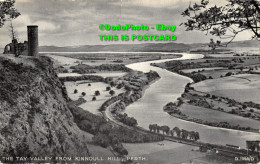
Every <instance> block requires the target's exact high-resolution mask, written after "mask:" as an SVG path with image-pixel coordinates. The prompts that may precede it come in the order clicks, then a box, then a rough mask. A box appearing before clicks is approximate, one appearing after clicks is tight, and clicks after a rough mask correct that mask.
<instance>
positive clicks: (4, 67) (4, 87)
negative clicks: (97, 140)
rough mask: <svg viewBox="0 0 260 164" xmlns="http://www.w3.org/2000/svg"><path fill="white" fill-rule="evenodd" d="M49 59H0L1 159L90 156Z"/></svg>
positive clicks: (83, 135) (81, 132)
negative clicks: (4, 157)
mask: <svg viewBox="0 0 260 164" xmlns="http://www.w3.org/2000/svg"><path fill="white" fill-rule="evenodd" d="M67 99H68V97H67V94H66V90H65V88H64V87H63V85H62V83H61V82H60V81H59V79H58V78H57V75H56V74H55V72H54V70H53V67H52V62H51V60H50V59H49V58H47V57H40V58H33V57H22V58H13V59H12V58H11V59H10V58H9V59H8V58H6V57H0V157H1V156H20V157H21V156H26V157H27V156H56V157H57V156H62V157H65V156H70V157H73V156H89V152H88V149H87V145H86V142H85V132H83V131H81V130H80V129H79V128H78V127H77V125H76V124H75V123H74V121H73V116H72V114H71V112H70V110H69V108H68V105H67V102H66V100H67Z"/></svg>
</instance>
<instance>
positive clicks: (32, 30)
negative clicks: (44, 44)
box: [27, 25, 38, 56]
mask: <svg viewBox="0 0 260 164" xmlns="http://www.w3.org/2000/svg"><path fill="white" fill-rule="evenodd" d="M27 33H28V56H38V26H35V25H34V26H27Z"/></svg>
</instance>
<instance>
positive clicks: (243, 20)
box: [181, 0, 260, 46]
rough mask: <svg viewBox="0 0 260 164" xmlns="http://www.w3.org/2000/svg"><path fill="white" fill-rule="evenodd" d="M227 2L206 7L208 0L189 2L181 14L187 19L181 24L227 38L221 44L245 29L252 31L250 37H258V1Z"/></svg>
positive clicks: (259, 12) (259, 11) (187, 28)
mask: <svg viewBox="0 0 260 164" xmlns="http://www.w3.org/2000/svg"><path fill="white" fill-rule="evenodd" d="M227 2H228V3H227V4H226V5H224V6H220V7H217V6H216V5H215V6H213V7H208V4H209V0H201V2H200V4H197V3H195V4H193V5H191V4H190V5H189V7H188V8H187V9H186V10H185V11H184V12H183V13H182V14H181V15H183V16H184V17H188V20H187V21H186V22H183V23H181V25H184V26H185V27H186V31H192V30H199V31H202V32H206V34H208V33H210V34H212V35H215V36H218V37H219V38H221V39H229V41H228V42H227V43H226V44H224V45H222V46H227V45H228V44H229V43H230V42H232V40H233V39H234V38H235V37H236V35H237V34H238V33H240V32H242V31H245V30H250V31H252V32H253V35H252V38H257V37H260V34H259V28H260V27H259V25H257V23H259V19H260V16H259V14H260V8H259V4H260V2H259V1H257V0H227ZM219 43H220V42H219Z"/></svg>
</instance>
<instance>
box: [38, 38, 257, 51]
mask: <svg viewBox="0 0 260 164" xmlns="http://www.w3.org/2000/svg"><path fill="white" fill-rule="evenodd" d="M259 44H260V41H257V40H247V41H237V42H232V43H231V44H229V45H228V47H227V49H229V47H230V48H232V47H259ZM207 47H208V44H207V43H194V44H184V43H144V44H111V45H81V46H66V47H56V46H41V47H40V48H39V50H40V52H97V51H114V52H130V51H131V52H173V51H175V52H183V51H189V50H191V49H194V48H196V49H197V48H207Z"/></svg>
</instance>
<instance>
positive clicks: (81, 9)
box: [0, 0, 252, 48]
mask: <svg viewBox="0 0 260 164" xmlns="http://www.w3.org/2000/svg"><path fill="white" fill-rule="evenodd" d="M0 1H1V0H0ZM194 2H197V3H199V2H200V0H192V1H191V3H192V4H193V3H194ZM225 2H226V1H225V0H210V4H211V5H217V6H220V5H223V4H224V3H225ZM189 4H190V0H95V1H94V0H16V4H15V7H16V8H17V9H18V11H19V12H20V13H21V15H20V16H19V17H18V18H17V19H15V20H14V21H13V24H14V27H15V29H16V31H17V33H18V38H19V41H20V42H23V41H24V40H27V25H38V26H39V44H40V46H45V45H53V46H76V45H99V44H121V43H122V44H138V43H148V41H145V42H140V41H124V42H121V41H100V39H99V37H98V35H99V34H110V35H111V34H115V35H121V34H128V35H131V34H142V35H144V34H174V35H176V36H177V40H176V41H172V42H176V43H205V42H207V43H208V42H209V39H210V38H215V37H212V36H211V35H209V34H208V35H207V36H206V35H205V34H204V33H202V32H200V31H185V27H184V26H179V24H180V23H181V22H185V20H186V19H187V18H186V17H183V16H181V13H182V12H183V11H184V10H185V9H186V8H187V7H188V6H189ZM9 24H10V23H9V22H6V24H5V25H4V26H3V27H2V28H1V29H0V48H3V47H4V46H5V45H6V44H8V43H10V42H11V39H10V36H9V32H8V25H9ZM99 24H111V25H118V24H121V25H125V24H133V25H142V24H143V25H148V26H153V27H155V26H156V24H164V25H172V26H174V25H175V26H176V29H175V31H174V32H170V31H161V32H159V31H156V30H155V29H153V30H152V29H150V30H149V31H121V32H118V31H100V30H99ZM251 35H252V33H251V32H250V31H246V32H243V33H241V34H239V35H238V36H237V38H236V39H235V40H249V39H250V38H251ZM216 39H217V38H216ZM150 42H151V41H150ZM152 43H158V42H156V41H152Z"/></svg>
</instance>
